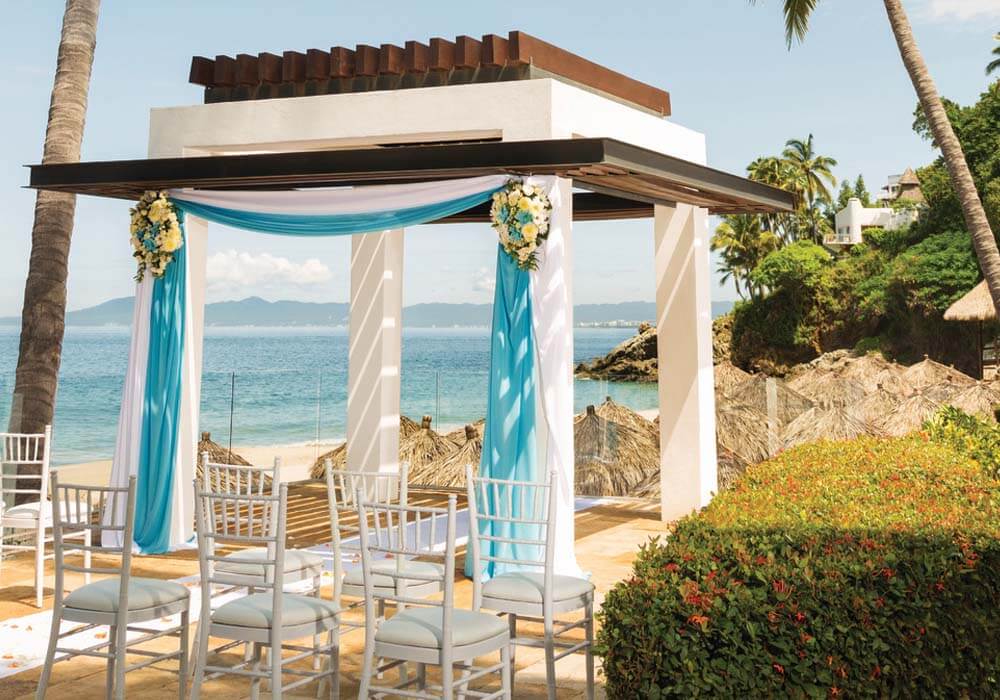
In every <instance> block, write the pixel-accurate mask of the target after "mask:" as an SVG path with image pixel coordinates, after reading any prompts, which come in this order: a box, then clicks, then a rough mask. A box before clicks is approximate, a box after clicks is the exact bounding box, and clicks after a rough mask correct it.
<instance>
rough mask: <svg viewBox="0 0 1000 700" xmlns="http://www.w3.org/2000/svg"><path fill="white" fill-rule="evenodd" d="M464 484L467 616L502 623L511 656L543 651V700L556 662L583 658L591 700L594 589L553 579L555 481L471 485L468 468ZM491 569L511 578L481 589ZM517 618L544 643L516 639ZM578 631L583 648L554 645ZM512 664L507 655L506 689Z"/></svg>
mask: <svg viewBox="0 0 1000 700" xmlns="http://www.w3.org/2000/svg"><path fill="white" fill-rule="evenodd" d="M465 478H466V488H467V490H468V498H469V544H470V547H471V548H472V609H473V610H493V611H496V612H499V613H501V614H505V615H507V617H508V622H509V624H510V637H511V645H512V649H513V648H514V646H516V645H521V646H530V647H536V648H537V647H541V648H543V649H545V680H546V685H547V687H548V697H549V700H555V697H556V661H558V660H560V659H562V658H565V657H566V656H569V655H570V654H578V653H583V654H585V655H586V673H587V691H586V692H587V698H588V699H589V700H593V697H594V584H592V583H591V582H590V581H588V580H586V579H582V578H578V577H576V576H561V575H558V574H556V573H555V572H554V571H553V564H552V562H553V556H554V553H555V552H554V543H555V527H554V524H553V523H554V517H555V510H556V490H555V488H554V484H555V482H556V478H557V475H556V473H555V472H551V473H550V474H549V475H548V478H547V479H546V480H545V481H544V482H534V481H510V480H504V479H489V478H485V477H475V476H473V474H472V467H471V466H466V469H465ZM482 542H486V543H488V545H489V546H490V547H491V549H490V553H489V554H485V553H483V551H482V549H483V546H482ZM497 551H499V553H497ZM491 562H492V563H494V564H499V565H501V567H508V568H510V569H511V570H509V571H506V572H503V573H499V574H497V575H494V576H492V577H491V578H490V579H489V580H488V581H485V582H484V581H483V573H484V568H485V567H486V566H487V565H488V564H489V563H491ZM525 567H528V569H529V570H524V569H525ZM538 569H540V571H539V570H538ZM577 610H582V611H583V617H582V618H581V619H579V620H575V621H560V620H556V619H555V616H556V615H558V614H561V613H566V612H573V611H577ZM518 618H522V619H528V620H531V621H534V622H541V623H542V625H543V630H544V637H543V638H542V639H537V638H535V637H518V636H517V620H518ZM578 628H583V630H584V639H583V640H576V639H565V638H563V639H560V637H562V636H563V635H564V634H565V633H566V632H569V631H570V630H573V629H578ZM557 649H558V650H559V653H556V650H557ZM513 656H514V654H513V651H512V658H511V684H512V685H513V682H514V679H513V673H514V658H513Z"/></svg>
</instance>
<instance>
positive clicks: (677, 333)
mask: <svg viewBox="0 0 1000 700" xmlns="http://www.w3.org/2000/svg"><path fill="white" fill-rule="evenodd" d="M487 137H500V138H502V139H503V140H508V141H522V140H532V139H550V138H575V137H607V138H614V139H618V140H621V141H625V142H627V143H631V144H634V145H637V146H642V147H644V148H648V149H651V150H655V151H658V152H660V153H664V154H667V155H671V156H675V157H679V158H683V159H686V160H690V161H694V162H697V163H704V162H705V138H704V136H703V135H702V134H700V133H698V132H695V131H691V130H690V129H686V128H684V127H682V126H679V125H677V124H674V123H672V122H670V121H667V120H665V119H663V118H661V117H658V116H655V115H652V114H649V113H647V112H645V111H642V110H639V109H635V108H633V107H629V106H627V105H625V104H622V103H620V102H616V101H614V100H611V99H608V98H605V97H602V96H600V95H596V94H594V93H591V92H588V91H586V90H583V89H581V88H577V87H574V86H571V85H567V84H565V83H561V82H559V81H556V80H552V79H538V80H526V81H513V82H499V83H483V84H471V85H459V86H454V85H453V86H442V87H431V88H416V89H408V90H389V91H377V92H368V93H351V94H338V95H318V96H313V97H300V98H285V99H272V100H259V101H253V100H251V101H243V102H227V103H217V104H207V105H194V106H188V107H169V108H162V109H154V110H152V111H151V115H150V137H149V154H150V157H154V158H155V157H171V156H198V155H205V154H224V153H253V152H282V151H302V150H313V149H315V150H325V149H335V148H352V147H360V146H369V145H377V144H380V143H388V142H391V143H404V142H410V141H412V142H419V141H430V140H443V141H447V140H460V139H474V138H487ZM705 227H706V216H705V213H704V211H703V210H698V209H695V208H691V207H686V206H679V207H677V208H676V209H674V208H667V207H657V208H656V219H655V222H654V226H653V229H654V230H653V236H654V241H655V245H656V251H657V252H656V256H655V261H651V268H653V269H651V270H650V274H655V275H656V289H657V308H658V318H657V325H658V327H659V328H660V336H659V337H660V359H661V361H662V362H663V365H664V366H668V367H669V369H668V370H666V371H664V372H661V374H660V404H661V406H662V407H663V410H664V411H665V413H666V415H668V417H669V420H667V421H661V445H662V458H661V468H662V474H663V475H664V484H663V515H664V517H665V518H673V517H676V516H679V515H683V514H684V513H686V512H689V511H690V510H691V509H694V508H697V507H700V506H702V505H704V504H705V503H707V501H708V498H709V497H710V493H711V491H712V490H713V489H714V488H715V470H716V463H715V444H714V430H715V429H714V425H715V421H714V411H715V408H714V391H713V377H712V365H711V361H712V356H711V314H710V308H711V304H710V284H711V282H710V277H711V275H710V270H709V260H708V250H707V244H706V236H707V229H706V228H705ZM191 230H192V231H193V232H196V233H195V235H200V236H204V235H207V234H206V232H205V228H204V227H202V226H197V227H193V228H192V229H191ZM248 235H252V234H248ZM403 236H404V233H403V232H402V231H394V232H391V233H387V234H385V236H384V237H383V240H382V241H381V242H380V243H376V241H375V240H374V239H373V240H372V241H370V243H368V242H361V241H360V240H356V241H355V242H354V244H353V246H352V259H351V289H352V299H351V301H352V310H351V323H350V344H351V351H350V357H349V361H350V364H351V367H350V371H349V374H350V382H349V383H350V390H349V394H350V399H349V407H348V419H349V426H351V429H350V430H349V431H348V455H350V457H349V459H350V462H349V466H350V467H351V468H352V469H359V470H366V471H380V470H386V469H395V468H396V463H397V460H398V456H397V453H396V444H397V443H396V442H395V438H393V437H392V435H389V433H390V432H393V431H395V430H397V426H398V420H399V370H400V368H399V357H400V352H399V344H400V332H399V323H400V320H401V318H402V294H401V289H402V279H401V276H402V271H403V262H402V254H403V246H402V238H403ZM567 245H568V246H570V247H571V246H572V236H571V235H569V236H567ZM197 250H198V253H197V255H196V256H195V258H196V259H192V260H191V267H192V269H194V270H196V272H195V273H194V274H193V276H192V280H193V281H195V280H196V281H197V284H199V285H202V286H203V285H204V267H205V255H204V251H205V245H200V246H197ZM189 255H191V252H189ZM653 263H655V264H653ZM572 278H573V276H572V274H568V275H567V280H568V284H570V285H572ZM380 279H381V282H379V280H380ZM373 280H374V281H373ZM375 287H377V289H375ZM570 293H571V294H572V286H570ZM362 299H367V300H368V302H369V307H368V308H367V309H361V308H360V307H359V305H358V302H359V301H360V300H362ZM192 304H193V305H194V307H195V308H194V310H193V313H194V314H195V318H200V317H201V316H202V314H203V308H202V307H203V304H204V294H203V289H202V290H198V291H197V292H196V293H195V294H194V295H193V296H192ZM372 305H374V306H375V307H376V308H374V309H372V308H371V306H372ZM372 319H377V320H379V321H380V322H378V323H376V322H372ZM191 340H192V343H193V344H196V345H197V346H198V348H197V353H194V352H192V362H195V360H197V364H198V367H197V369H198V376H199V377H200V343H201V330H200V327H199V329H198V331H197V333H196V334H193V336H192V339H191ZM370 363H378V369H379V371H372V368H373V366H372V365H371V364H370ZM568 371H571V370H568ZM193 393H194V392H193ZM184 410H185V411H188V412H190V415H191V416H193V420H194V425H197V415H198V414H197V411H198V406H197V402H196V401H189V402H187V403H186V405H185V408H184ZM352 416H353V419H352ZM373 431H375V432H373ZM542 437H543V439H542V440H540V443H541V444H540V445H539V450H540V454H542V455H544V454H545V452H546V445H545V444H544V442H545V441H544V434H543V436H542ZM194 449H195V448H194V446H193V445H192V446H190V449H189V450H188V449H187V447H185V450H186V451H190V452H191V459H192V460H193V458H194ZM542 463H543V464H544V462H542ZM192 465H193V461H192ZM192 473H193V472H192Z"/></svg>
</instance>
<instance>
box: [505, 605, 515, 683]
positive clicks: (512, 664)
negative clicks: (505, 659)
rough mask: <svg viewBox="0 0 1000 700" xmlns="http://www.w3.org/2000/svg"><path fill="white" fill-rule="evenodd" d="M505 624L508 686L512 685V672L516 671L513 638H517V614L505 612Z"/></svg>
mask: <svg viewBox="0 0 1000 700" xmlns="http://www.w3.org/2000/svg"><path fill="white" fill-rule="evenodd" d="M507 624H508V626H509V629H510V687H511V688H513V687H514V674H515V673H516V672H517V667H516V666H515V664H516V663H517V644H515V643H514V640H516V639H517V614H516V613H507Z"/></svg>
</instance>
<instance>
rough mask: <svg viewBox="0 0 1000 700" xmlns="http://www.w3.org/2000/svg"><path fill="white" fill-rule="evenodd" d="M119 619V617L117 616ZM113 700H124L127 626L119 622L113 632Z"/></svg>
mask: <svg viewBox="0 0 1000 700" xmlns="http://www.w3.org/2000/svg"><path fill="white" fill-rule="evenodd" d="M119 619H120V616H119ZM115 631H116V632H117V634H116V635H115V640H114V641H115V649H114V655H115V700H125V666H126V652H127V651H128V649H127V639H128V624H127V623H125V622H121V623H119V625H118V629H117V630H115Z"/></svg>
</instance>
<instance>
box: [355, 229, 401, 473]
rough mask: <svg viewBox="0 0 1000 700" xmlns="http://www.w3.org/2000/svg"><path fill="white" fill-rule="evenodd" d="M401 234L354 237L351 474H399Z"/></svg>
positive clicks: (386, 232) (390, 233)
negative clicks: (386, 472)
mask: <svg viewBox="0 0 1000 700" xmlns="http://www.w3.org/2000/svg"><path fill="white" fill-rule="evenodd" d="M402 314H403V229H395V230H392V231H384V232H382V233H378V234H375V233H370V234H364V235H358V236H352V237H351V311H350V346H349V349H348V373H347V374H348V379H347V468H348V470H350V471H358V472H360V471H364V472H380V471H382V472H384V471H391V472H395V471H398V470H399V369H400V350H401V344H402V335H401V333H402V326H403V316H402Z"/></svg>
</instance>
